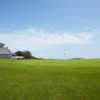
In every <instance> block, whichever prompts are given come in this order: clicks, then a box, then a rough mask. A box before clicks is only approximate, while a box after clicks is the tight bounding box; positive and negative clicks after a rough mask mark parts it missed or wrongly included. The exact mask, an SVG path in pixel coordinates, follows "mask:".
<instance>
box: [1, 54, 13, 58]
mask: <svg viewBox="0 0 100 100" xmlns="http://www.w3.org/2000/svg"><path fill="white" fill-rule="evenodd" d="M11 57H12V55H11V54H0V58H7V59H10V58H11Z"/></svg>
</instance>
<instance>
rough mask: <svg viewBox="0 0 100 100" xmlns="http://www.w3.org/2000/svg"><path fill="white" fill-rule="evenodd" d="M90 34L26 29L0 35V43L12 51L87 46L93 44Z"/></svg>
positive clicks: (92, 36)
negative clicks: (45, 47) (56, 46)
mask: <svg viewBox="0 0 100 100" xmlns="http://www.w3.org/2000/svg"><path fill="white" fill-rule="evenodd" d="M93 38H94V35H93V33H92V32H82V33H77V34H74V33H67V32H53V33H52V32H45V31H44V30H40V29H35V28H27V29H24V30H16V31H14V32H11V33H0V42H4V43H6V44H7V45H8V46H9V47H10V48H12V49H13V50H18V49H32V48H37V49H39V48H41V47H42V46H52V45H63V44H66V45H67V44H89V43H91V42H93Z"/></svg>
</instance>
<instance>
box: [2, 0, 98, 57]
mask: <svg viewBox="0 0 100 100" xmlns="http://www.w3.org/2000/svg"><path fill="white" fill-rule="evenodd" d="M99 12H100V0H0V42H4V43H5V44H7V45H8V46H9V48H10V49H11V50H12V51H13V52H14V51H16V50H19V49H20V50H30V51H31V52H32V54H33V55H34V56H37V57H45V58H72V57H86V58H100V33H99V32H100V13H99ZM64 52H65V53H66V57H64Z"/></svg>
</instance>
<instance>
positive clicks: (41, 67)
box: [0, 59, 100, 100]
mask: <svg viewBox="0 0 100 100" xmlns="http://www.w3.org/2000/svg"><path fill="white" fill-rule="evenodd" d="M0 100H100V59H91V60H89V59H87V60H5V59H0Z"/></svg>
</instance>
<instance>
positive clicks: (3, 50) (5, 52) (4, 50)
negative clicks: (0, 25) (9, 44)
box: [0, 48, 11, 54]
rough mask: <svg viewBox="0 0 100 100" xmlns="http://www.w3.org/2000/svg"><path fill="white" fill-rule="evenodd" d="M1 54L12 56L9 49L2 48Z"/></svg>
mask: <svg viewBox="0 0 100 100" xmlns="http://www.w3.org/2000/svg"><path fill="white" fill-rule="evenodd" d="M0 54H11V52H10V50H9V49H8V48H0Z"/></svg>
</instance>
